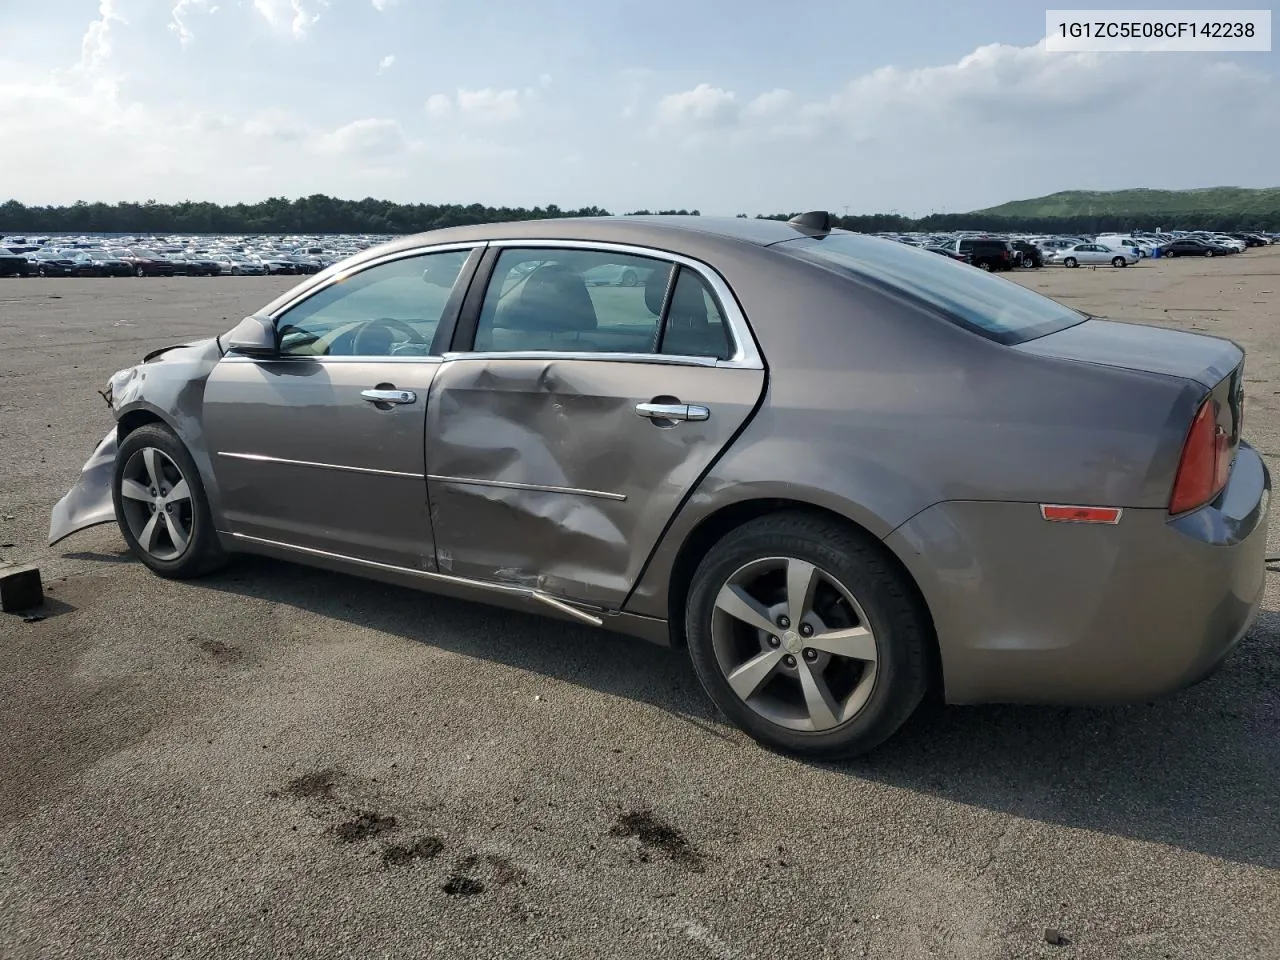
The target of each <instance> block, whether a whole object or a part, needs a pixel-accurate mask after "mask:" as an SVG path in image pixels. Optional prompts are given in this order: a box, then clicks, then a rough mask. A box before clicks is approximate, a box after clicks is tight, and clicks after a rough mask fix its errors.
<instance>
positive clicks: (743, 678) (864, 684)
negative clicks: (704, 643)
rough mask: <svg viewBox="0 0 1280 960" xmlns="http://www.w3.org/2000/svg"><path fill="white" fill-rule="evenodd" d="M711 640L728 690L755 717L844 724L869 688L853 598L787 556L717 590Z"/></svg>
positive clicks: (870, 674) (870, 670)
mask: <svg viewBox="0 0 1280 960" xmlns="http://www.w3.org/2000/svg"><path fill="white" fill-rule="evenodd" d="M711 641H712V646H713V649H714V652H715V657H716V661H717V663H718V665H719V668H720V670H721V672H722V673H723V675H724V677H725V680H726V681H727V682H728V684H729V687H730V688H731V689H732V690H733V691H734V693H735V694H737V696H738V697H739V698H740V699H741V700H742V701H743V702H744V703H745V704H746V705H747V706H748V707H750V708H751V709H752V710H754V711H755V712H756V713H757V714H759V715H760V716H761V717H763V718H764V719H766V720H768V721H770V722H771V723H775V724H777V725H778V726H781V727H786V728H788V729H791V730H802V731H813V732H819V731H825V730H830V729H832V728H834V727H838V726H840V725H841V724H843V723H846V722H847V721H849V720H851V719H852V718H853V717H854V716H855V715H857V713H858V712H859V711H860V710H861V709H862V708H863V707H864V706H865V705H866V703H867V700H868V699H869V698H870V696H871V692H872V689H873V688H874V686H875V682H876V667H877V663H878V660H879V656H878V651H877V647H876V637H875V634H874V632H873V631H872V629H871V625H870V622H869V621H868V619H867V616H866V614H865V613H864V612H863V609H862V607H861V606H860V605H859V603H858V601H857V600H856V599H855V598H854V596H853V594H852V593H851V592H850V591H849V590H848V588H847V587H845V586H844V585H843V584H841V583H840V581H839V580H837V579H836V577H834V576H833V575H832V574H830V573H828V572H827V571H826V570H823V569H822V568H821V567H818V566H815V565H814V564H812V563H808V562H806V561H804V560H799V559H797V558H795V557H768V558H764V559H760V560H754V561H752V562H750V563H748V564H745V565H744V566H742V567H739V568H738V569H737V570H736V571H734V573H733V574H731V575H730V576H729V578H728V579H727V580H726V581H725V582H724V584H723V585H722V586H721V588H720V591H719V593H718V594H717V596H716V601H715V609H714V612H713V614H712V624H711Z"/></svg>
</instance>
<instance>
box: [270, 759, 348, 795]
mask: <svg viewBox="0 0 1280 960" xmlns="http://www.w3.org/2000/svg"><path fill="white" fill-rule="evenodd" d="M342 777H343V773H342V771H341V770H338V769H336V768H334V767H326V768H325V769H323V770H313V771H312V772H311V773H304V774H302V776H300V777H294V778H293V779H292V780H290V781H289V782H288V783H287V784H286V785H285V788H284V792H285V793H287V794H288V795H289V796H291V797H296V798H297V799H299V800H303V799H321V800H328V799H331V798H332V797H333V788H334V787H335V786H337V783H338V781H339V780H341V779H342Z"/></svg>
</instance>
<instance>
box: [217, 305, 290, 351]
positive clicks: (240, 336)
mask: <svg viewBox="0 0 1280 960" xmlns="http://www.w3.org/2000/svg"><path fill="white" fill-rule="evenodd" d="M226 344H227V351H228V352H231V353H238V354H240V355H241V356H245V357H278V356H279V355H280V346H279V344H278V343H277V342H276V325H275V323H274V322H273V321H272V320H271V318H270V317H261V316H258V315H257V314H255V315H253V316H250V317H245V318H244V319H243V320H241V321H240V322H239V323H238V324H236V325H235V327H234V328H233V329H232V331H231V332H230V333H228V334H227V337H226Z"/></svg>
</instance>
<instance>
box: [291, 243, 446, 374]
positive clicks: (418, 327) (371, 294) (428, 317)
mask: <svg viewBox="0 0 1280 960" xmlns="http://www.w3.org/2000/svg"><path fill="white" fill-rule="evenodd" d="M469 254H470V251H468V250H449V251H443V252H441V253H424V254H419V255H417V256H413V257H405V258H403V259H401V260H393V261H391V262H390V263H383V264H379V265H378V266H376V267H370V268H369V269H367V270H362V271H360V272H359V273H355V274H352V275H351V276H350V277H347V278H345V279H343V280H339V281H338V282H337V283H333V284H331V285H329V286H327V287H324V288H323V289H321V290H319V291H318V292H317V293H315V294H313V295H312V296H311V297H309V298H307V299H306V300H304V301H302V303H300V304H298V305H297V306H295V307H292V308H290V309H289V310H287V311H285V313H284V314H282V315H281V316H280V317H279V319H278V320H277V322H276V329H277V331H278V332H279V335H280V352H281V353H283V354H285V355H286V356H307V357H316V356H363V357H385V356H400V355H407V356H414V355H418V356H421V355H425V354H428V353H430V352H431V341H432V340H433V338H434V337H435V333H436V327H437V326H439V323H440V317H441V316H442V315H443V313H444V308H445V305H446V304H447V303H448V301H449V295H450V294H451V293H452V292H453V286H454V283H455V282H456V281H457V279H458V275H459V274H460V273H461V272H462V267H463V265H464V264H465V263H466V262H467V257H468V255H469Z"/></svg>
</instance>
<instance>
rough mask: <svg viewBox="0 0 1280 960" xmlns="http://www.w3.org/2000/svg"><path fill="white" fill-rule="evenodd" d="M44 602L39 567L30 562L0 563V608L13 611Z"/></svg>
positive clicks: (27, 608) (7, 611)
mask: <svg viewBox="0 0 1280 960" xmlns="http://www.w3.org/2000/svg"><path fill="white" fill-rule="evenodd" d="M43 602H44V584H42V583H41V582H40V568H39V567H35V566H32V565H30V564H23V565H19V564H16V563H6V564H0V610H3V611H4V612H5V613H13V612H14V611H16V610H29V609H30V608H31V607H38V606H40V604H41V603H43Z"/></svg>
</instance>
